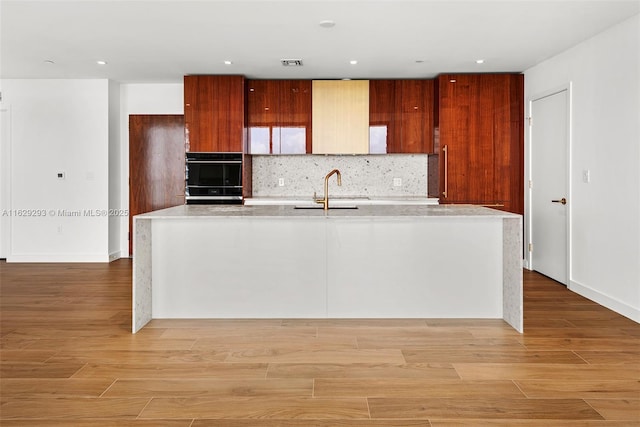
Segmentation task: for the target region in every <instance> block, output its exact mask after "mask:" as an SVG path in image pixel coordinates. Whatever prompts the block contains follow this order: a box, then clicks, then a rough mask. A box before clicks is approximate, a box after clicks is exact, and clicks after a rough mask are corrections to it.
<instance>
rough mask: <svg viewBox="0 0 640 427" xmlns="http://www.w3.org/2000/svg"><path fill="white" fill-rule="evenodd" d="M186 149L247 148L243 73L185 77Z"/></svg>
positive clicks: (236, 150) (238, 150)
mask: <svg viewBox="0 0 640 427" xmlns="http://www.w3.org/2000/svg"><path fill="white" fill-rule="evenodd" d="M184 106H185V108H184V117H185V143H186V149H187V151H194V152H212V151H214V152H215V151H226V152H242V151H243V148H244V140H245V137H244V121H245V112H244V77H242V76H185V77H184Z"/></svg>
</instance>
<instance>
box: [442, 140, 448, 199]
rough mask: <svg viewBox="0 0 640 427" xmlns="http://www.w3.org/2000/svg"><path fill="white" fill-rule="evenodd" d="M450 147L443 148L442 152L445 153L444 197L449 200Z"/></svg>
mask: <svg viewBox="0 0 640 427" xmlns="http://www.w3.org/2000/svg"><path fill="white" fill-rule="evenodd" d="M448 151H449V150H448V147H447V146H446V145H445V146H444V147H442V152H443V153H444V191H443V192H442V195H443V196H444V198H445V199H446V198H447V191H449V156H448V154H447V153H448Z"/></svg>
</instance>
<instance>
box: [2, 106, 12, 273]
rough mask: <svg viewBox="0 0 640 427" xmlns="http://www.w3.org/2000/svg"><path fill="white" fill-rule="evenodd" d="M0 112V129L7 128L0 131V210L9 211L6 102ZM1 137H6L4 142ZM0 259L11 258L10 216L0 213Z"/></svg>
mask: <svg viewBox="0 0 640 427" xmlns="http://www.w3.org/2000/svg"><path fill="white" fill-rule="evenodd" d="M0 111H2V114H3V115H4V114H6V116H5V117H6V122H4V123H0V127H1V126H3V125H6V126H8V127H7V129H0V131H1V132H2V134H1V135H0V174H2V177H1V179H0V185H1V186H2V188H0V208H1V209H6V210H11V208H12V206H13V204H12V200H11V188H12V187H11V164H12V161H11V143H12V142H11V141H12V138H11V106H10V105H9V104H7V103H6V102H2V101H0ZM3 136H6V137H7V139H6V140H5V139H4V138H3ZM0 215H1V216H0V231H1V233H0V240H1V241H0V258H4V259H7V260H8V259H9V258H11V247H12V245H11V228H12V224H11V219H12V215H4V213H2V212H0Z"/></svg>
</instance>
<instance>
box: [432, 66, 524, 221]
mask: <svg viewBox="0 0 640 427" xmlns="http://www.w3.org/2000/svg"><path fill="white" fill-rule="evenodd" d="M438 94H439V95H438V106H439V107H438V110H439V111H438V129H439V146H440V180H439V181H440V203H471V204H480V205H487V206H491V207H495V208H499V209H503V210H507V211H510V212H516V213H523V211H524V187H523V183H524V132H523V120H524V78H523V76H522V75H521V74H462V75H441V76H440V77H439V79H438Z"/></svg>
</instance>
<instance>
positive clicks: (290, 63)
mask: <svg viewBox="0 0 640 427" xmlns="http://www.w3.org/2000/svg"><path fill="white" fill-rule="evenodd" d="M280 62H281V63H282V65H283V66H285V67H302V59H281V60H280Z"/></svg>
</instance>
